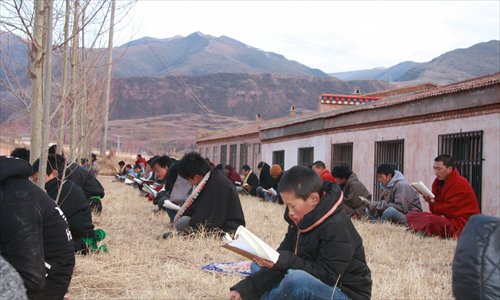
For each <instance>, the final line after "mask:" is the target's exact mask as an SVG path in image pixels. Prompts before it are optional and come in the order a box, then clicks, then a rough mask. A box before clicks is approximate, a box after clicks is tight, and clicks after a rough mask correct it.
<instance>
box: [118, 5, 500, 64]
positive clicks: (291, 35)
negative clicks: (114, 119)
mask: <svg viewBox="0 0 500 300" xmlns="http://www.w3.org/2000/svg"><path fill="white" fill-rule="evenodd" d="M499 16H500V1H499V0H494V1H439V2H438V1H397V2H396V1H234V0H233V1H207V0H205V1H149V0H139V1H138V3H136V4H135V5H134V7H133V8H132V10H131V11H130V13H129V15H128V16H127V18H126V19H125V20H123V22H122V23H121V24H120V25H119V27H122V29H121V30H119V32H117V34H116V35H115V40H116V45H121V44H123V43H125V42H127V41H130V40H135V39H138V38H141V37H145V36H148V37H155V38H169V37H173V36H176V35H182V36H187V35H189V34H191V33H193V32H196V31H200V32H202V33H203V34H207V35H212V36H216V37H219V36H221V35H225V36H228V37H231V38H233V39H236V40H239V41H240V42H243V43H245V44H247V45H249V46H252V47H255V48H259V49H262V50H264V51H269V52H275V53H278V54H282V55H284V56H285V57H286V58H287V59H290V60H295V61H298V62H300V63H302V64H305V65H307V66H309V67H312V68H318V69H321V70H322V71H324V72H327V73H333V72H343V71H352V70H360V69H371V68H374V67H390V66H393V65H395V64H397V63H400V62H403V61H407V60H411V61H415V62H427V61H430V60H431V59H433V58H435V57H437V56H439V55H441V54H443V53H445V52H448V51H451V50H454V49H456V48H467V47H470V46H472V45H474V44H476V43H480V42H486V41H490V40H492V39H495V40H499V39H500V17H499ZM125 24H126V26H125Z"/></svg>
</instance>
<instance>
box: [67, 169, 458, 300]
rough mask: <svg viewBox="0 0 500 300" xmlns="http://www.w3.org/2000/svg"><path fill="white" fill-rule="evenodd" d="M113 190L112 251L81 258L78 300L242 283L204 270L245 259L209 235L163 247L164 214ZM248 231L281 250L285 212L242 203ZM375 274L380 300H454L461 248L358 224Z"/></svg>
mask: <svg viewBox="0 0 500 300" xmlns="http://www.w3.org/2000/svg"><path fill="white" fill-rule="evenodd" d="M100 181H101V182H102V184H103V185H104V187H105V188H106V197H105V198H104V201H103V206H104V209H103V213H102V214H101V215H100V216H98V217H95V218H94V220H95V223H96V225H97V227H99V228H103V229H104V230H105V231H106V233H107V238H106V240H105V242H106V244H107V246H108V248H109V252H108V253H106V254H97V255H90V256H85V257H84V256H78V257H77V262H76V267H75V271H74V274H73V279H72V282H71V286H70V296H71V298H72V299H118V298H119V299H225V296H226V294H227V292H228V289H229V287H230V286H231V285H233V284H234V283H236V282H237V281H239V280H240V279H241V278H242V277H239V276H234V275H223V274H220V273H212V272H208V271H202V270H200V266H202V265H205V264H208V263H211V262H226V261H240V260H244V258H243V257H240V256H239V255H237V254H235V253H233V252H231V251H229V250H226V249H224V248H221V247H220V244H221V243H220V241H219V240H217V239H214V238H210V237H206V236H203V235H201V234H200V235H197V236H191V237H177V236H174V237H173V238H171V239H168V240H164V239H162V238H161V236H162V234H163V233H164V232H165V231H166V230H171V227H169V225H168V221H167V219H168V217H167V216H166V214H164V213H159V214H155V213H154V212H153V209H154V208H155V207H154V206H153V205H152V204H151V203H150V202H148V201H147V199H146V198H145V197H143V196H141V194H140V192H139V191H138V190H137V189H134V188H132V187H130V186H125V185H124V184H122V183H117V182H112V178H111V177H101V178H100ZM241 201H242V205H243V210H244V212H245V218H246V220H247V227H248V228H249V229H250V230H251V231H253V232H254V233H256V234H257V235H258V236H260V237H261V238H262V239H263V240H265V241H267V242H268V243H269V244H270V245H271V246H273V247H276V246H278V244H279V242H280V241H281V239H282V237H283V235H284V233H285V230H286V224H285V222H284V220H283V218H282V214H283V211H284V206H280V205H276V204H269V203H263V202H260V201H258V200H256V199H255V198H252V197H248V196H245V197H241ZM355 226H356V228H357V229H358V231H359V233H360V234H361V236H362V237H363V241H364V245H365V252H366V256H367V261H368V265H369V267H370V269H371V271H372V278H373V290H372V296H373V299H450V298H452V293H451V261H452V258H453V254H454V250H455V246H456V242H455V241H452V240H442V239H439V238H421V237H418V236H416V235H413V234H410V233H407V232H405V230H404V228H402V227H398V226H394V225H390V224H369V223H361V222H356V223H355Z"/></svg>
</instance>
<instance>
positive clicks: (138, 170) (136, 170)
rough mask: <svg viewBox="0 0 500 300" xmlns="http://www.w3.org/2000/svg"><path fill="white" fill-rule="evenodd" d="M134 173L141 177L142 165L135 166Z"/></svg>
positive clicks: (136, 176)
mask: <svg viewBox="0 0 500 300" xmlns="http://www.w3.org/2000/svg"><path fill="white" fill-rule="evenodd" d="M134 173H135V178H141V176H142V173H143V171H142V167H141V165H135V166H134Z"/></svg>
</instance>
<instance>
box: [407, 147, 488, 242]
mask: <svg viewBox="0 0 500 300" xmlns="http://www.w3.org/2000/svg"><path fill="white" fill-rule="evenodd" d="M433 168H434V173H435V174H436V179H434V182H433V183H432V193H433V194H434V196H435V198H434V199H432V198H431V197H429V196H424V199H425V201H427V203H429V208H430V211H431V212H411V213H408V224H409V227H410V228H411V229H412V230H413V231H414V232H418V233H422V234H424V235H426V236H440V237H443V238H448V237H452V238H458V237H460V234H461V233H462V230H463V229H464V227H465V225H466V224H467V221H468V220H469V218H470V217H471V216H472V215H476V214H479V205H478V203H477V198H476V194H475V193H474V190H473V189H472V187H471V185H470V184H469V182H468V181H467V179H465V178H464V177H462V176H460V174H459V173H458V170H457V168H455V166H454V161H453V157H451V156H449V155H446V154H441V155H439V156H438V157H436V158H435V159H434V166H433Z"/></svg>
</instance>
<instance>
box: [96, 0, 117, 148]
mask: <svg viewBox="0 0 500 300" xmlns="http://www.w3.org/2000/svg"><path fill="white" fill-rule="evenodd" d="M114 24H115V0H111V18H110V21H109V38H108V61H107V65H106V78H105V79H106V87H105V89H106V90H105V92H106V94H105V96H104V97H105V99H104V122H103V123H102V136H101V137H102V140H101V148H100V151H99V152H100V154H101V155H105V154H106V148H107V139H108V118H109V98H110V96H111V70H112V67H113V32H114Z"/></svg>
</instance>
